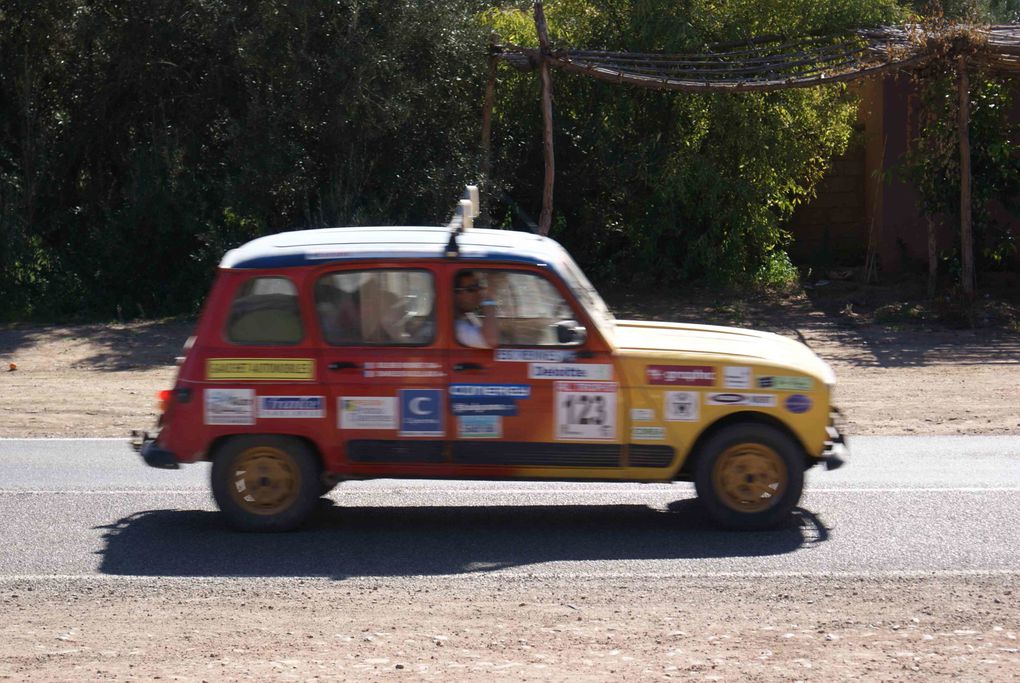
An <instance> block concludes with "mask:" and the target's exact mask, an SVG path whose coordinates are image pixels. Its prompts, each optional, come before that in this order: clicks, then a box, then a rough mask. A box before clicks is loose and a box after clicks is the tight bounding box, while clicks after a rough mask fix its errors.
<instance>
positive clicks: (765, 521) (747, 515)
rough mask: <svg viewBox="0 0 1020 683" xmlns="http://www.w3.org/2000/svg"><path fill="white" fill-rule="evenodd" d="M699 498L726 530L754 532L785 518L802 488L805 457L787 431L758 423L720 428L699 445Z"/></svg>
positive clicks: (697, 475) (695, 477) (697, 486)
mask: <svg viewBox="0 0 1020 683" xmlns="http://www.w3.org/2000/svg"><path fill="white" fill-rule="evenodd" d="M697 458H698V459H697V462H696V464H695V471H694V485H695V488H696V489H697V492H698V498H699V499H700V500H701V501H702V503H703V504H704V505H705V507H706V508H707V509H708V512H709V514H710V515H711V516H712V518H713V519H714V520H715V521H716V522H718V523H719V524H721V525H722V526H725V527H727V528H730V529H739V530H748V531H750V530H757V529H767V528H770V527H774V526H776V525H778V524H780V523H781V522H783V521H784V520H786V519H787V518H788V517H789V515H790V512H792V511H793V508H794V507H795V506H796V505H797V502H798V501H799V500H800V496H801V493H802V492H803V489H804V455H803V451H802V449H801V448H800V446H799V444H798V443H797V442H796V441H795V440H794V439H793V438H792V437H791V436H789V435H788V434H786V433H785V432H783V431H781V430H780V429H777V428H776V427H773V426H771V425H764V424H758V423H739V424H733V425H729V426H727V427H724V428H722V429H720V430H719V431H718V432H716V433H715V434H713V435H712V436H710V437H709V438H708V440H707V441H706V442H705V443H704V444H703V445H702V447H701V448H700V449H699V453H698V455H697Z"/></svg>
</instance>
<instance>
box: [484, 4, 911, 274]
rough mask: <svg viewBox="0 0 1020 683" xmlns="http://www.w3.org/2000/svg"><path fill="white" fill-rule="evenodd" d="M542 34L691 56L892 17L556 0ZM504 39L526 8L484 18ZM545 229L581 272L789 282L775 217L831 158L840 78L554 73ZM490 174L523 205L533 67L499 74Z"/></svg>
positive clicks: (850, 7) (838, 140)
mask: <svg viewBox="0 0 1020 683" xmlns="http://www.w3.org/2000/svg"><path fill="white" fill-rule="evenodd" d="M545 9H546V17H547V19H548V22H549V31H550V39H551V40H552V41H553V43H554V44H555V45H562V46H569V47H588V48H604V49H613V50H633V51H644V52H647V51H651V50H662V51H668V52H697V51H701V50H703V49H704V48H705V47H706V46H707V45H709V44H711V43H715V42H720V41H731V40H742V39H747V38H750V37H752V36H758V35H762V34H766V33H777V32H781V33H784V34H786V35H791V36H792V35H803V34H808V33H816V32H817V33H831V32H835V31H839V30H847V29H851V28H855V27H859V26H862V25H874V24H879V23H882V22H888V21H891V20H893V19H895V18H896V17H897V9H896V7H895V5H894V3H892V2H888V1H883V0H828V1H826V2H816V1H815V0H768V1H766V2H752V1H750V0H732V1H730V2H713V1H711V0H687V1H686V2H680V3H677V2H672V1H669V0H602V1H601V2H595V1H593V0H557V1H552V0H550V2H548V3H546V6H545ZM486 20H487V21H489V22H490V23H491V24H492V25H493V27H494V28H495V30H496V31H497V32H498V34H499V35H500V36H501V37H502V38H503V39H504V40H506V41H508V42H514V43H519V44H525V45H535V44H536V38H535V29H534V24H533V23H532V18H531V13H530V8H526V9H502V10H498V11H497V10H494V11H491V12H489V13H488V14H487V15H486ZM554 87H555V113H554V116H555V141H554V144H555V148H556V172H557V178H556V194H555V206H556V211H557V214H558V216H559V217H560V218H561V220H559V221H558V222H556V223H555V225H554V230H553V233H552V234H553V236H554V237H556V238H557V239H559V240H560V241H562V242H564V243H566V244H567V245H569V247H570V249H571V251H572V252H573V253H574V254H575V256H576V257H578V258H579V260H581V262H582V264H583V265H584V266H585V268H586V269H587V270H588V271H589V272H591V273H592V274H593V276H594V277H596V278H598V279H601V280H606V279H611V278H616V279H619V280H621V281H631V280H646V281H648V282H649V283H650V282H656V283H661V282H663V281H671V280H672V281H678V280H698V281H705V282H709V283H715V284H725V283H744V284H746V283H759V284H782V283H783V282H784V281H786V280H788V279H790V278H791V277H793V272H792V268H791V267H789V266H788V263H789V260H788V258H786V254H785V249H784V248H785V246H786V245H787V243H788V241H789V235H788V234H787V233H786V232H785V231H784V230H783V227H782V226H783V223H784V221H785V220H787V219H788V218H789V217H790V215H791V214H792V212H793V210H794V208H795V207H796V206H797V205H798V204H800V203H802V202H803V201H805V200H807V199H809V198H811V197H812V196H813V193H814V188H815V186H816V184H817V183H818V181H819V180H820V179H821V178H822V176H823V174H824V173H825V171H826V169H827V166H828V164H829V161H830V159H832V158H833V157H834V156H837V155H839V154H840V153H842V152H843V151H844V150H845V149H846V146H847V144H848V141H849V139H850V135H851V131H852V124H853V121H854V116H855V114H856V106H855V103H854V102H853V99H852V98H851V97H849V96H848V95H847V93H846V92H845V90H844V89H843V88H842V87H839V86H832V87H823V88H811V89H801V90H787V91H781V92H775V93H768V94H756V93H751V94H747V93H745V94H736V95H692V94H689V93H667V92H657V91H648V90H642V89H638V88H633V87H629V86H613V85H609V84H605V83H601V82H596V81H593V80H591V79H587V78H584V77H581V76H574V75H568V74H564V73H559V72H557V73H555V74H554ZM498 93H499V97H500V99H499V105H498V121H497V125H496V129H497V130H498V131H499V138H500V139H501V140H503V144H502V146H501V148H500V149H499V150H498V152H499V155H500V156H499V159H498V162H497V163H496V164H494V167H495V168H497V169H498V171H497V176H498V177H497V181H498V182H499V183H500V184H501V186H503V187H505V188H507V189H508V191H509V192H510V193H511V194H512V195H513V196H514V197H515V198H516V199H517V200H518V201H519V202H520V203H522V204H525V205H526V206H528V208H529V210H530V211H532V212H533V214H535V215H537V213H538V209H539V205H540V201H541V180H542V156H541V155H542V149H541V125H542V122H541V116H540V113H539V109H538V106H537V101H538V96H539V93H538V83H537V79H536V78H535V77H534V75H533V74H522V75H518V74H505V75H504V76H503V77H502V82H501V83H500V86H499V89H498Z"/></svg>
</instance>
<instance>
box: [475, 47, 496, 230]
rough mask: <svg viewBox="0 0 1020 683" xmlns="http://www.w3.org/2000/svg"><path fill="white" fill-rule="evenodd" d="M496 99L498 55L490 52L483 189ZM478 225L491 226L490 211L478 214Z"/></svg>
mask: <svg viewBox="0 0 1020 683" xmlns="http://www.w3.org/2000/svg"><path fill="white" fill-rule="evenodd" d="M495 99H496V56H495V55H494V54H491V53H490V54H489V80H488V82H487V83H486V84H485V102H484V104H483V105H482V141H481V147H482V177H481V178H480V179H479V180H480V181H481V184H482V190H483V191H486V190H488V189H489V187H490V181H489V174H490V173H491V172H492V108H493V104H494V102H495ZM478 219H479V220H478V227H480V228H488V227H490V222H491V220H490V216H489V212H488V211H482V212H481V214H480V215H479V216H478Z"/></svg>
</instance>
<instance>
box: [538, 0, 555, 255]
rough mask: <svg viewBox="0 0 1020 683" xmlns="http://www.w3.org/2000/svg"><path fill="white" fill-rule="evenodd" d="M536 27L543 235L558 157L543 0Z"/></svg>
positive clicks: (540, 227) (548, 220) (549, 219)
mask: <svg viewBox="0 0 1020 683" xmlns="http://www.w3.org/2000/svg"><path fill="white" fill-rule="evenodd" d="M535 29H536V30H537V31H538V43H539V46H540V47H541V54H542V61H541V64H540V66H539V74H540V75H541V78H542V123H543V137H542V142H543V144H542V147H543V150H544V152H545V183H544V184H543V186H542V213H541V214H540V215H539V217H538V231H539V233H540V234H542V235H548V234H549V228H551V227H552V210H553V181H554V178H555V175H556V159H555V156H554V155H553V117H552V77H551V76H550V75H549V63H548V61H547V56H548V54H549V32H548V29H547V27H546V23H545V11H544V10H543V9H542V2H541V0H538V1H537V2H535Z"/></svg>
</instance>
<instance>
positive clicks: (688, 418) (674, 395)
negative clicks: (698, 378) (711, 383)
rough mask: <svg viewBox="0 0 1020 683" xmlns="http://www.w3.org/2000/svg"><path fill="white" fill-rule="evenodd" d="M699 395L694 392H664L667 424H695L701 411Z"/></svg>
mask: <svg viewBox="0 0 1020 683" xmlns="http://www.w3.org/2000/svg"><path fill="white" fill-rule="evenodd" d="M700 406H701V394H699V393H698V392H696V391H667V392H666V421H667V422H697V421H698V419H699V417H700V414H701V410H700Z"/></svg>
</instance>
